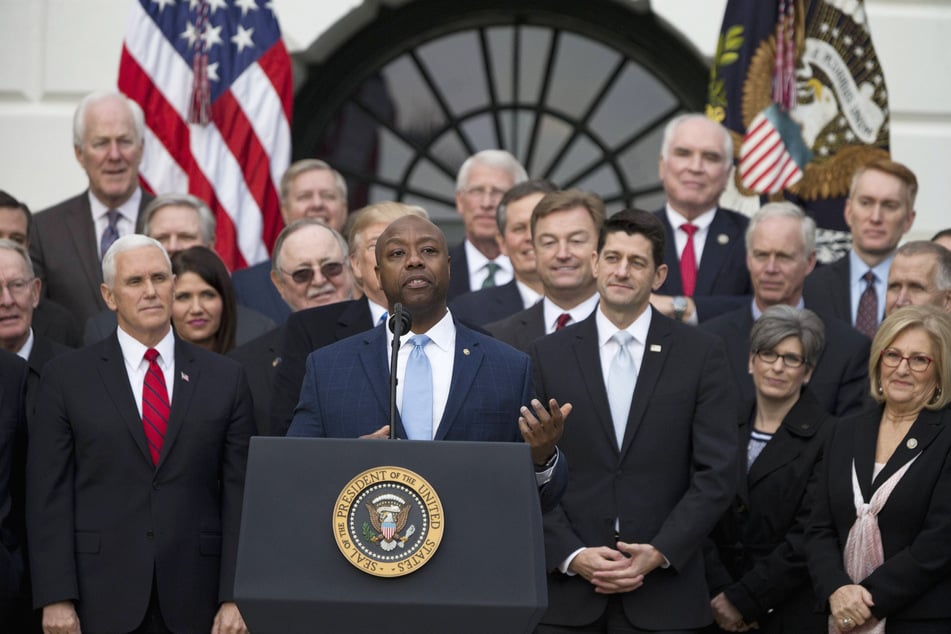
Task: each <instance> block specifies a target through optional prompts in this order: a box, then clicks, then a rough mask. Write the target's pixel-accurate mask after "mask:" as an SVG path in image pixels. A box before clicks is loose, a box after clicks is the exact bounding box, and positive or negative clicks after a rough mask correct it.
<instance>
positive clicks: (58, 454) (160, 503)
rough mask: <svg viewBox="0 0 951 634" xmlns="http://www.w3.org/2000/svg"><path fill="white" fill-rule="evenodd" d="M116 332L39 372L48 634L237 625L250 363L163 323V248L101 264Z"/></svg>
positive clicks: (34, 560)
mask: <svg viewBox="0 0 951 634" xmlns="http://www.w3.org/2000/svg"><path fill="white" fill-rule="evenodd" d="M102 268H103V280H104V283H103V285H102V295H103V298H104V300H105V303H106V305H107V306H109V308H110V309H111V310H114V311H115V312H116V315H117V320H118V328H117V329H116V332H115V334H113V335H112V336H111V337H109V338H107V339H105V340H103V341H101V342H99V343H97V344H94V345H91V346H88V347H86V348H83V349H82V350H78V351H75V352H72V353H67V354H65V355H63V356H61V357H58V358H56V359H54V360H53V361H51V362H50V363H49V364H47V366H46V370H45V371H44V376H43V379H42V381H41V384H40V390H39V392H40V394H39V399H38V401H39V404H38V406H37V410H36V416H35V419H34V421H33V423H32V425H31V429H30V445H29V450H28V458H27V526H28V531H29V534H30V562H31V570H32V576H33V597H34V604H35V605H36V607H41V608H42V609H43V630H44V632H49V633H55V634H73V633H76V632H79V631H86V632H159V633H164V632H214V633H217V634H222V633H225V632H227V633H240V632H246V631H247V628H246V627H245V626H244V622H243V620H242V618H241V615H240V613H239V612H238V609H237V606H236V605H235V603H234V600H233V597H232V592H233V586H234V570H235V561H236V556H237V536H238V527H239V524H240V520H241V501H242V497H243V492H244V474H245V463H246V460H247V451H248V440H249V438H250V436H251V434H252V432H253V429H254V421H253V417H252V411H251V400H250V398H249V391H248V387H247V382H246V380H245V377H244V372H243V371H242V369H241V367H240V366H239V365H238V364H236V363H235V362H233V361H231V360H229V359H226V358H224V357H222V356H219V355H217V354H214V353H212V352H208V351H206V350H203V349H201V348H198V347H197V346H193V345H191V344H188V343H185V342H183V341H181V340H180V339H178V338H177V337H175V335H174V333H173V331H172V329H171V320H170V317H171V304H172V294H173V285H174V276H173V275H172V270H171V264H170V262H169V259H168V255H167V254H166V253H165V251H164V250H163V249H162V247H161V245H160V244H159V243H158V242H156V241H155V240H153V239H152V238H148V237H145V236H141V235H133V236H126V237H123V238H120V239H118V240H117V241H116V242H115V243H114V244H113V245H112V246H111V247H110V248H109V249H108V251H107V252H106V254H105V257H104V258H103V264H102Z"/></svg>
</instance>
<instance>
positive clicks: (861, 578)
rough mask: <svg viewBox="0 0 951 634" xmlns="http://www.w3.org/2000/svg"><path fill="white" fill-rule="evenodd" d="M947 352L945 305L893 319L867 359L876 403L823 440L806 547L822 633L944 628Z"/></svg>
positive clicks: (950, 594)
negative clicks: (825, 624) (825, 626)
mask: <svg viewBox="0 0 951 634" xmlns="http://www.w3.org/2000/svg"><path fill="white" fill-rule="evenodd" d="M949 351H951V316H949V315H947V314H946V313H944V312H943V311H941V310H939V309H937V308H935V307H933V306H908V307H906V308H902V309H900V310H898V311H896V312H895V313H893V314H892V315H890V316H889V317H888V318H887V319H885V321H884V322H882V325H881V327H880V328H879V330H878V333H877V334H876V335H875V339H874V340H873V341H872V353H871V360H870V362H869V379H870V382H871V388H872V396H873V397H874V398H875V400H876V401H877V402H878V403H879V407H877V408H874V409H872V410H870V411H868V412H865V413H863V414H859V415H857V416H855V417H853V418H851V419H849V420H844V421H842V423H841V424H840V425H838V426H837V427H836V429H835V431H834V433H833V435H832V437H831V439H830V442H829V444H828V446H827V448H826V459H825V462H824V465H823V468H822V469H821V470H820V482H819V489H818V495H817V496H816V506H815V510H814V513H813V516H812V518H811V522H810V526H809V529H808V532H807V540H808V541H807V544H808V546H807V552H808V560H809V572H810V573H811V575H812V578H813V580H814V583H815V587H816V591H817V592H818V594H819V596H820V598H821V599H822V600H823V601H827V602H828V606H827V607H828V609H829V610H830V612H831V618H830V622H829V631H830V632H833V631H839V632H852V631H853V630H854V631H857V632H862V633H865V632H885V633H887V634H911V633H915V634H923V633H926V632H927V633H931V632H951V429H949V427H951V410H949V408H948V404H949V403H951V353H949ZM856 502H857V503H856ZM857 506H858V512H857V511H856V508H857ZM879 540H880V541H879Z"/></svg>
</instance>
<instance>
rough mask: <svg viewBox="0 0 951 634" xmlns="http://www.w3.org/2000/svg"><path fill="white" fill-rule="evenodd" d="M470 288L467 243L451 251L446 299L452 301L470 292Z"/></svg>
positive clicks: (462, 243)
mask: <svg viewBox="0 0 951 634" xmlns="http://www.w3.org/2000/svg"><path fill="white" fill-rule="evenodd" d="M471 290H472V289H471V288H469V259H468V258H467V257H466V241H465V240H463V241H462V242H460V243H459V244H457V245H455V246H453V247H452V248H450V249H449V288H448V289H447V290H446V298H447V299H452V298H453V297H458V296H459V295H462V294H464V293H468V292H470V291H471Z"/></svg>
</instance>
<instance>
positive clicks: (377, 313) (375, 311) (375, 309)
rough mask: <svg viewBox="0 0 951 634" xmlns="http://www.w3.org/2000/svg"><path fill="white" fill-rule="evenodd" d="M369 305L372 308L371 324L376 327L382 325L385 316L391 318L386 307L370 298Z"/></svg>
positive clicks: (368, 299)
mask: <svg viewBox="0 0 951 634" xmlns="http://www.w3.org/2000/svg"><path fill="white" fill-rule="evenodd" d="M367 304H369V306H370V323H372V324H373V325H374V326H376V325H377V324H379V323H380V317H382V316H383V315H386V316H387V317H389V316H390V311H388V310H387V309H386V308H385V307H383V306H380V305H379V304H377V303H376V302H375V301H373V300H372V299H370V298H369V297H367Z"/></svg>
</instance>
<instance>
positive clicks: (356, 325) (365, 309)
mask: <svg viewBox="0 0 951 634" xmlns="http://www.w3.org/2000/svg"><path fill="white" fill-rule="evenodd" d="M373 326H374V324H373V316H372V314H371V313H370V302H369V300H368V299H367V298H366V297H364V298H363V299H359V300H356V301H353V302H350V303H349V304H348V305H347V307H346V308H345V309H344V311H343V312H342V313H340V317H338V318H337V327H336V330H335V331H334V338H335V341H340V340H341V339H346V338H347V337H350V336H352V335H355V334H357V333H360V332H364V331H366V330H369V329H370V328H372V327H373Z"/></svg>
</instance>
